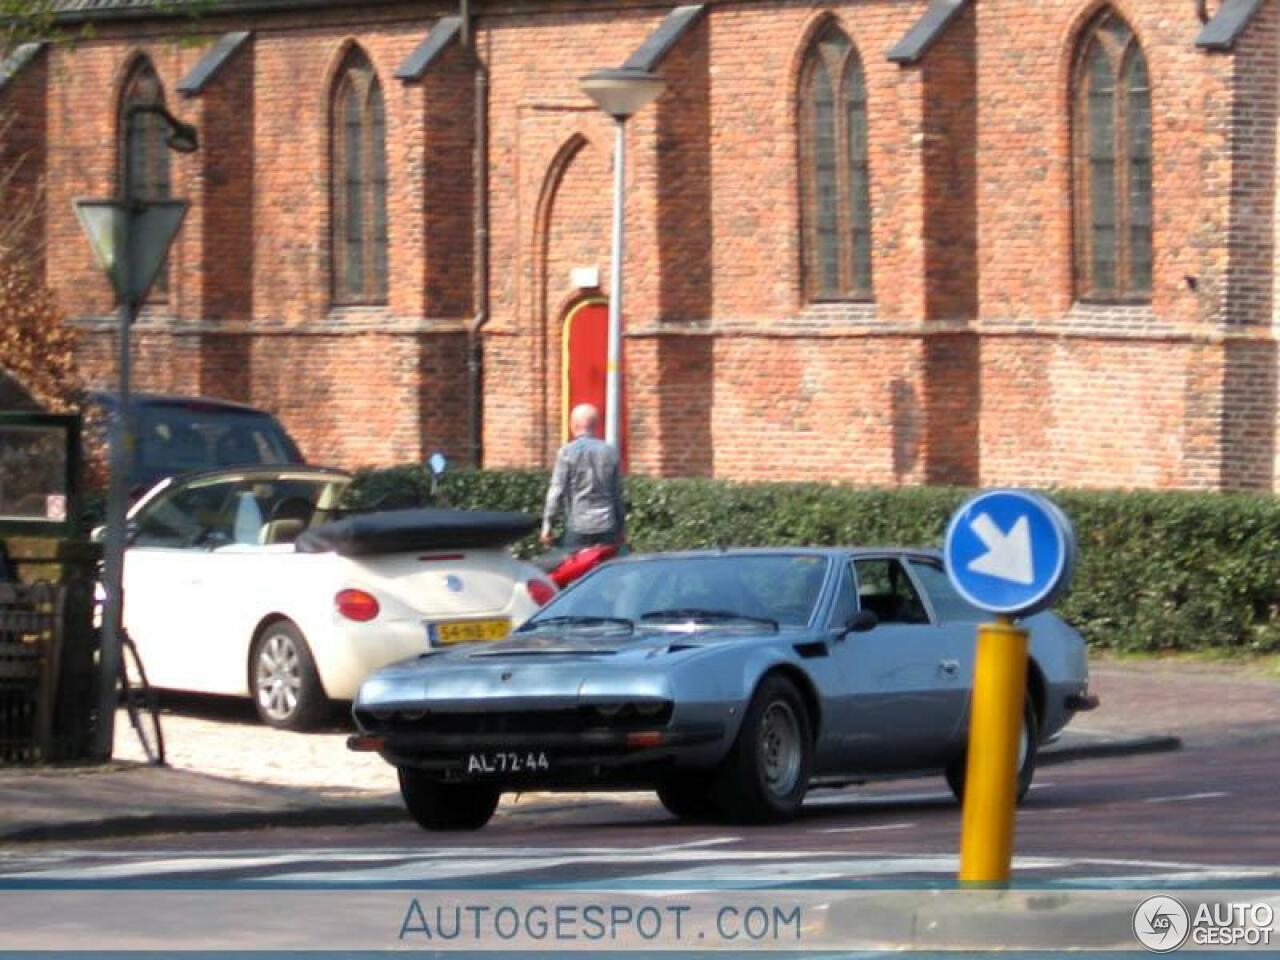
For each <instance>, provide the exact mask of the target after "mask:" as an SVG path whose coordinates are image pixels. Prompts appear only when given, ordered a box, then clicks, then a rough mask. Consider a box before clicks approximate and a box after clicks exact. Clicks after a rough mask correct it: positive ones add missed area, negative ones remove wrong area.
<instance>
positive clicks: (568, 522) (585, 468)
mask: <svg viewBox="0 0 1280 960" xmlns="http://www.w3.org/2000/svg"><path fill="white" fill-rule="evenodd" d="M599 422H600V412H599V411H598V410H596V408H595V407H593V406H592V405H591V404H589V403H583V404H579V405H578V406H576V407H574V408H573V412H572V413H571V414H570V415H569V431H570V433H572V434H573V439H572V440H570V441H569V442H568V443H566V444H565V445H564V446H563V447H561V448H560V452H559V453H558V454H556V466H555V470H553V471H552V473H551V486H550V488H549V489H548V490H547V506H546V509H545V510H543V512H542V536H541V538H540V539H541V540H542V545H543V546H544V547H549V546H551V543H552V536H551V528H552V526H554V524H555V522H556V517H558V516H559V515H560V514H561V513H563V514H564V540H563V546H564V547H565V548H566V549H570V550H572V549H576V548H578V547H585V546H590V545H591V544H595V543H621V542H622V540H623V536H624V531H625V529H626V515H625V508H624V507H623V505H622V465H621V463H620V461H619V459H618V450H617V448H616V447H613V446H610V445H609V444H607V443H605V442H604V441H603V440H600V439H598V438H597V437H596V436H595V431H596V426H597V425H598V424H599Z"/></svg>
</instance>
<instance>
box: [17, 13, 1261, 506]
mask: <svg viewBox="0 0 1280 960" xmlns="http://www.w3.org/2000/svg"><path fill="white" fill-rule="evenodd" d="M1115 6H1116V8H1117V9H1118V10H1119V11H1120V13H1121V14H1122V15H1124V16H1125V17H1126V18H1127V20H1128V21H1129V23H1130V24H1131V25H1132V26H1133V28H1134V29H1135V31H1136V33H1137V36H1138V38H1139V40H1140V42H1141V44H1142V48H1143V51H1144V53H1145V55H1146V58H1147V62H1148V65H1149V67H1150V72H1151V78H1152V84H1153V94H1152V105H1153V112H1154V117H1155V123H1154V134H1153V137H1154V150H1155V163H1154V178H1155V180H1154V196H1155V223H1154V244H1155V269H1154V283H1153V293H1152V300H1151V303H1150V304H1149V305H1142V306H1125V307H1108V306H1098V305H1083V304H1078V303H1076V302H1075V296H1074V291H1073V289H1072V269H1071V268H1072V260H1071V258H1072V236H1071V211H1072V197H1071V190H1072V176H1071V165H1070V144H1071V130H1070V117H1071V110H1070V71H1071V63H1072V57H1073V53H1074V51H1075V49H1076V44H1077V42H1078V38H1079V33H1080V30H1081V29H1082V28H1084V27H1085V26H1086V25H1087V24H1088V23H1089V21H1090V20H1091V19H1092V17H1093V16H1095V15H1096V13H1097V12H1098V10H1099V9H1100V5H1099V4H1097V3H1096V2H1092V0H1041V2H1039V3H1036V4H1027V3H1025V2H1015V0H978V2H976V3H974V4H972V5H971V6H970V8H969V9H968V10H967V11H966V12H965V13H964V14H963V15H962V16H960V17H959V18H958V19H957V20H956V21H955V22H953V23H952V25H951V26H950V27H949V28H948V30H947V32H946V33H945V34H944V36H943V37H942V38H941V39H940V40H939V42H938V43H937V44H935V45H934V46H933V47H932V48H931V49H930V50H929V52H928V53H927V54H926V55H925V56H924V58H923V59H922V60H921V62H920V63H918V64H915V65H910V66H905V67H904V66H899V65H897V64H895V63H892V62H890V61H888V59H887V58H886V57H885V51H886V50H888V48H890V47H891V46H892V45H893V44H894V43H895V42H896V41H897V40H898V39H900V38H901V37H902V35H903V34H904V33H906V31H907V30H908V29H909V28H910V27H911V26H912V24H913V23H914V22H915V21H916V20H917V19H918V18H919V16H920V15H921V14H922V13H923V12H924V10H925V9H926V7H927V3H926V0H908V2H894V3H889V2H853V0H841V2H836V3H831V4H824V5H821V6H818V7H814V6H812V5H810V4H805V3H800V2H791V0H763V2H761V0H753V2H751V3H747V2H745V0H733V2H726V3H718V4H715V5H713V6H712V7H710V8H709V11H708V13H707V15H706V16H705V17H704V19H703V20H702V21H701V22H700V23H698V24H697V25H696V26H695V27H694V28H693V29H692V30H690V31H689V32H688V33H686V34H685V36H684V37H682V38H681V40H680V42H679V43H678V44H677V45H676V46H675V47H674V48H673V49H672V50H671V51H670V52H669V54H668V55H667V57H666V58H665V60H664V61H663V63H662V65H661V66H660V68H659V69H660V72H661V73H662V75H663V76H664V77H665V78H666V80H667V83H668V89H667V92H666V93H665V94H664V95H663V97H662V98H661V99H660V100H659V101H658V102H657V104H655V105H654V106H651V107H648V108H646V109H645V110H644V111H642V112H641V113H639V114H638V115H637V116H636V117H634V118H633V119H632V120H631V121H630V122H629V123H628V125H627V138H628V147H629V166H628V171H627V186H626V189H627V241H628V251H627V273H626V299H625V307H626V309H625V317H626V325H627V328H628V331H629V332H630V338H629V340H628V343H627V357H628V376H629V382H628V391H629V392H628V396H629V404H630V424H629V430H630V441H631V451H630V453H631V464H632V467H633V468H634V469H637V470H640V471H644V472H650V473H658V474H664V475H677V474H696V475H711V476H724V477H736V478H743V479H750V478H774V479H784V478H806V479H824V480H849V481H855V482H867V483H921V482H983V483H991V484H994V483H1036V484H1042V483H1043V484H1060V485H1083V486H1183V487H1209V488H1214V487H1222V486H1226V487H1251V488H1262V489H1273V488H1274V487H1275V482H1276V481H1275V460H1276V431H1277V418H1276V405H1277V400H1276V379H1277V366H1276V364H1277V361H1276V351H1275V348H1274V340H1273V329H1272V326H1273V318H1272V314H1273V313H1274V304H1275V291H1276V283H1277V270H1276V248H1275V199H1274V198H1275V193H1276V188H1277V184H1276V182H1275V172H1276V143H1275V137H1276V134H1275V124H1276V120H1277V96H1276V85H1277V82H1278V79H1280V71H1278V70H1277V57H1278V56H1280V53H1278V51H1280V9H1278V8H1276V6H1275V5H1274V4H1266V5H1264V7H1263V11H1262V13H1261V14H1260V15H1259V16H1258V17H1257V18H1256V20H1255V22H1254V23H1252V24H1251V26H1250V27H1249V28H1248V30H1247V31H1246V32H1245V34H1244V35H1243V37H1242V38H1241V41H1240V43H1239V44H1238V46H1237V48H1236V50H1235V51H1233V52H1229V53H1206V52H1204V51H1201V50H1199V49H1197V48H1196V47H1195V45H1194V37H1195V35H1196V33H1197V31H1198V30H1199V26H1200V24H1199V22H1198V20H1197V19H1196V18H1195V10H1194V5H1193V4H1190V3H1188V4H1186V5H1185V6H1178V5H1170V4H1169V3H1168V2H1167V0H1118V2H1117V3H1116V4H1115ZM1211 6H1212V5H1211ZM449 12H452V11H451V10H450V11H449ZM483 12H484V15H483V16H481V17H480V18H479V20H478V21H477V24H476V31H475V36H476V50H475V57H476V59H478V61H479V62H480V64H482V65H483V67H484V69H485V70H486V71H487V76H488V83H489V91H488V100H487V119H488V123H489V152H488V157H487V160H488V178H487V181H486V182H485V183H484V184H483V185H482V186H483V187H484V188H485V189H486V190H487V195H488V200H489V206H490V210H491V222H490V224H489V236H488V253H489V258H490V268H489V280H490V282H489V290H488V299H489V314H490V318H489V321H488V323H487V325H486V327H485V328H484V333H483V345H484V351H485V369H484V377H485V391H484V446H485V457H486V463H488V464H489V465H491V466H510V465H534V464H545V463H547V462H548V461H549V458H550V456H551V454H552V452H553V451H554V449H555V447H556V445H557V444H558V443H559V442H560V440H561V439H562V428H563V424H562V405H563V396H562V388H561V383H562V373H563V371H562V358H561V350H562V343H561V331H562V322H563V318H564V315H565V312H566V310H567V309H569V308H570V307H571V306H572V305H573V304H574V303H576V302H578V301H579V300H580V298H581V297H582V296H584V295H592V294H596V293H598V292H599V291H582V290H579V289H577V288H576V287H575V285H574V284H573V282H571V278H570V272H571V270H572V269H573V268H575V267H596V268H597V269H598V271H599V278H600V285H601V289H602V290H605V291H607V290H608V284H609V270H610V263H609V237H610V198H611V193H612V162H613V160H612V156H613V129H612V124H611V123H610V121H609V120H608V119H607V118H605V117H603V116H602V115H601V114H600V113H599V112H598V111H597V110H596V109H595V108H594V107H593V106H592V104H591V103H590V101H589V100H588V99H587V98H586V97H585V96H584V95H583V94H582V93H581V91H580V90H579V87H578V81H579V78H580V77H581V76H582V75H583V74H584V73H586V72H588V71H590V70H592V69H595V68H598V67H606V66H616V65H618V64H620V63H622V62H623V61H624V60H625V59H626V58H627V57H628V56H629V55H630V54H631V53H632V52H633V51H634V50H635V49H636V48H637V47H638V46H639V45H640V44H641V43H642V42H643V41H644V39H645V38H646V37H647V36H648V35H649V34H650V33H651V32H652V31H653V30H654V29H655V28H656V27H657V25H658V23H659V22H660V21H661V18H662V17H663V16H664V15H665V13H666V12H667V11H666V9H664V8H654V7H638V6H632V5H624V4H620V3H619V4H611V5H607V6H600V5H594V6H583V7H578V6H571V5H569V4H567V3H537V4H534V3H531V2H530V3H517V4H514V5H509V6H508V7H505V8H503V9H502V10H496V9H495V10H493V11H492V12H490V11H489V10H487V9H486V10H485V11H483ZM831 18H834V19H835V20H836V21H837V22H838V23H839V25H840V26H841V28H842V29H844V30H845V31H846V33H847V34H848V35H849V37H850V38H851V40H852V41H853V43H854V44H855V46H856V47H857V49H858V52H859V54H860V57H861V60H862V63H863V66H864V71H865V76H866V84H867V96H868V129H869V135H870V141H871V148H870V158H869V159H870V168H871V177H872V186H871V205H872V216H873V224H872V233H873V263H872V273H873V285H874V292H875V302H874V304H834V305H832V304H827V305H822V306H813V305H808V304H806V303H805V302H804V300H803V297H802V291H801V276H800V247H799V224H800V218H799V210H798V197H799V195H800V189H799V181H798V175H797V170H798V164H797V155H798V144H797V116H796V87H797V78H798V76H799V71H800V67H801V64H802V61H803V56H804V53H805V50H806V48H807V45H808V42H809V40H810V38H812V37H813V36H814V35H815V33H816V31H818V30H819V29H820V28H822V26H823V25H824V24H825V23H827V22H828V21H829V20H830V19H831ZM431 19H433V17H432V16H431V14H430V12H429V11H424V10H423V9H422V8H421V7H416V6H410V5H405V6H403V7H394V6H385V7H384V6H379V7H376V8H368V9H362V8H356V7H353V8H352V9H351V10H348V11H330V12H309V13H306V14H302V15H300V14H290V15H285V14H278V15H273V16H267V15H263V16H261V17H259V18H257V19H236V18H219V19H218V20H217V21H216V23H215V22H213V20H212V18H211V19H210V22H209V23H208V30H209V33H210V35H211V36H212V35H215V34H218V33H221V32H222V31H223V30H228V29H236V28H254V29H256V31H257V33H256V35H255V38H254V40H253V42H252V44H251V46H250V47H248V48H247V49H244V50H242V51H240V52H239V53H238V54H237V55H236V57H235V58H233V60H232V61H231V62H230V63H228V64H227V65H226V66H225V67H224V68H223V71H222V73H220V74H219V76H218V77H217V78H216V79H215V80H214V82H213V83H212V84H211V85H210V87H209V88H208V89H207V90H206V91H205V92H204V93H202V94H201V95H200V96H199V97H197V98H193V99H191V100H189V101H179V100H178V99H177V97H176V94H174V93H173V92H172V91H173V89H174V85H175V84H176V82H177V80H178V79H179V78H180V77H181V76H182V75H183V74H184V73H185V72H186V71H187V70H188V69H190V67H191V66H192V65H193V64H194V62H195V61H196V59H197V58H198V57H199V56H200V55H201V53H202V52H203V51H202V50H201V49H198V48H194V49H193V48H191V47H190V46H187V45H182V44H179V43H175V42H173V40H172V38H171V37H169V36H167V35H164V34H163V33H162V32H160V31H161V28H160V27H155V28H153V27H152V26H149V25H147V24H145V23H135V24H126V25H105V24H104V25H103V27H102V29H101V30H100V32H99V34H98V35H97V37H95V38H93V39H90V40H87V41H84V42H82V43H79V44H77V45H75V47H74V48H67V49H65V50H62V49H59V50H56V51H55V52H54V53H53V54H52V56H51V61H50V64H49V74H48V85H49V96H48V98H47V101H46V102H47V120H46V122H45V124H44V129H45V130H46V131H47V136H48V157H49V160H48V169H49V172H50V190H49V207H48V210H49V223H48V239H49V242H50V249H51V250H56V251H57V255H56V258H55V260H54V261H53V262H51V263H50V266H49V269H48V276H49V277H50V279H51V281H52V282H53V283H54V284H55V285H56V286H57V287H58V289H59V290H60V292H61V293H62V296H63V299H64V303H65V304H66V305H67V307H68V309H69V310H70V311H71V312H72V313H73V314H76V315H77V316H81V317H85V318H92V317H101V316H103V315H105V314H107V313H109V311H110V310H111V298H110V295H109V293H108V291H107V290H106V285H105V282H104V281H103V280H102V278H101V276H100V274H99V272H98V271H97V268H96V266H95V265H94V264H93V262H92V259H91V258H90V255H89V252H88V248H87V245H86V244H85V242H84V241H83V239H82V238H81V236H80V234H79V228H78V227H77V226H76V224H75V222H74V219H73V218H72V217H71V216H70V214H69V210H70V206H69V204H70V199H71V198H72V197H74V196H78V195H85V194H99V195H100V194H106V193H110V192H111V190H112V189H113V169H114V156H113V152H112V151H111V150H110V149H109V147H107V146H105V145H109V144H110V143H112V142H113V137H114V104H113V101H112V97H114V91H115V90H116V89H117V88H118V85H119V82H120V79H121V77H122V76H123V72H124V70H125V68H126V66H127V63H128V59H129V56H130V55H131V53H132V52H133V51H135V50H146V51H147V52H148V53H149V54H150V55H151V56H152V58H153V60H154V62H155V64H156V67H157V69H158V71H159V72H160V75H161V77H162V79H163V80H164V82H165V84H166V87H167V89H168V90H169V91H170V105H171V106H174V107H175V109H177V111H178V112H179V113H180V114H182V115H184V116H188V117H190V118H191V119H194V120H195V121H196V122H198V123H199V124H200V126H201V132H202V135H203V137H204V144H205V146H204V149H202V151H201V153H200V154H198V155H196V156H195V157H192V158H179V157H176V156H175V157H174V160H173V166H174V182H175V193H178V194H182V195H186V196H189V197H191V199H192V200H193V201H194V203H195V207H194V208H193V210H192V214H191V219H190V220H189V221H188V224H187V226H186V228H185V229H184V231H183V234H182V236H181V238H180V241H179V246H178V249H177V251H176V253H175V263H176V264H178V265H179V268H178V270H177V272H176V274H175V282H174V286H173V290H172V292H171V294H170V297H169V300H168V302H167V303H165V304H156V305H153V306H152V307H151V308H149V310H148V314H149V318H148V320H147V322H146V323H145V324H144V325H143V326H142V328H140V333H141V334H142V336H141V341H140V342H141V343H142V344H143V350H144V351H145V353H146V355H145V356H142V357H140V360H139V364H138V370H139V379H140V381H141V382H142V383H144V384H147V385H150V386H155V387H158V388H162V389H175V390H178V389H181V390H192V391H195V390H199V391H203V392H208V393H215V394H220V395H225V396H235V397H238V398H242V399H246V400H249V401H251V402H254V403H258V404H261V405H264V406H267V407H269V408H271V409H274V410H276V411H277V412H279V413H281V415H282V416H283V417H284V418H285V420H286V422H287V424H288V425H289V426H290V428H291V429H292V430H293V431H294V432H295V434H296V435H298V437H299V439H300V440H302V441H303V443H304V445H305V446H306V448H307V452H308V453H309V454H310V455H311V456H312V457H314V458H316V459H318V460H324V461H329V462H337V463H346V464H355V463H362V462H372V461H389V460H394V459H410V458H413V459H416V458H418V457H420V456H422V455H423V454H425V453H426V452H428V451H429V450H430V449H434V448H435V447H439V446H443V447H444V448H445V450H446V452H447V453H449V454H450V455H452V456H454V457H455V458H456V457H458V456H461V455H464V454H465V449H466V448H465V443H466V437H465V425H466V420H467V409H466V405H465V397H466V363H465V361H466V345H465V334H464V333H463V331H464V329H465V326H464V325H465V323H466V322H467V321H468V320H469V319H470V318H471V317H472V316H473V314H474V313H475V311H476V310H477V309H478V307H479V304H478V302H477V301H476V298H475V296H474V293H475V291H474V276H475V267H476V264H475V260H474V252H475V243H474V230H475V227H476V224H475V223H474V220H473V217H472V212H473V211H472V198H473V195H474V192H475V187H476V184H475V181H474V179H473V171H474V167H473V164H472V153H473V150H474V139H473V137H474V128H473V122H472V121H473V116H474V115H473V110H474V105H475V69H476V61H475V60H473V59H472V57H471V55H470V54H469V53H468V52H467V51H465V50H463V49H461V48H459V47H451V48H450V49H448V50H447V51H446V52H445V54H444V56H443V57H442V58H440V59H439V60H438V61H437V62H436V63H434V64H433V65H432V66H431V67H430V68H429V69H428V71H427V73H426V75H425V76H424V77H423V79H422V81H421V82H415V83H409V84H405V83H402V82H401V81H399V80H396V79H395V78H394V77H393V71H394V69H395V67H396V66H397V65H398V64H399V63H400V62H401V61H402V60H403V59H404V57H405V56H406V55H407V54H408V53H409V52H410V51H411V50H412V49H413V48H414V46H416V44H417V43H418V42H419V41H420V40H421V39H422V37H423V36H424V35H425V33H426V32H427V29H428V28H429V26H430V21H431ZM201 29H204V25H203V24H202V27H201ZM355 42H358V43H359V44H360V45H361V46H362V48H363V49H364V50H365V51H366V52H367V53H368V55H369V57H370V60H371V61H372V62H373V64H374V66H375V69H376V70H377V72H378V76H379V78H380V80H381V82H382V84H383V90H384V94H385V98H386V103H387V111H388V135H387V157H388V163H389V170H390V181H391V182H390V189H389V213H390V218H391V238H390V246H391V249H390V262H391V282H390V295H389V302H388V304H387V305H386V306H385V307H366V308H358V309H334V308H333V307H332V304H331V296H330V291H329V226H328V224H329V193H328V190H329V187H328V182H329V181H328V167H329V147H328V144H329V125H328V124H329V121H328V103H329V100H328V98H329V93H330V88H331V83H332V76H333V71H334V70H335V69H336V67H337V65H338V63H339V61H340V60H341V57H342V55H343V52H344V50H345V49H346V48H347V46H348V45H349V44H351V43H355ZM31 70H32V68H28V72H27V73H26V74H24V77H23V82H24V83H28V84H30V83H35V82H36V80H37V79H39V77H40V75H39V74H37V73H33V72H31ZM39 82H41V83H43V82H44V81H43V79H39ZM15 89H16V88H15ZM173 324H178V325H180V328H175V329H173V330H170V329H169V326H170V325H173ZM1241 330H1246V331H1247V332H1244V333H1240V334H1239V335H1237V333H1236V331H1241ZM106 346H107V345H106V344H105V343H103V342H96V341H95V342H93V343H91V345H90V346H89V348H88V349H87V355H88V357H89V360H90V363H91V364H92V365H96V367H95V368H96V369H98V370H100V371H102V373H103V375H104V376H105V374H106V371H107V370H108V369H109V367H108V364H107V362H106V361H107V357H108V354H107V352H106Z"/></svg>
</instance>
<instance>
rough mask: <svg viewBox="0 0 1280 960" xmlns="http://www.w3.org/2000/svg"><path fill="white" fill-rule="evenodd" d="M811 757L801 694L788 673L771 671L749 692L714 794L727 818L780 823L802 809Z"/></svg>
mask: <svg viewBox="0 0 1280 960" xmlns="http://www.w3.org/2000/svg"><path fill="white" fill-rule="evenodd" d="M812 762H813V733H812V729H811V727H810V723H809V711H808V710H807V709H806V707H805V704H804V698H803V697H801V696H800V691H799V690H797V689H796V685H795V684H794V683H792V682H791V681H790V680H788V679H787V678H786V677H783V676H780V675H778V674H771V675H768V676H766V677H765V678H764V680H762V681H761V682H760V685H759V686H758V687H757V688H756V692H755V694H754V695H753V696H752V697H751V702H750V704H748V706H747V711H746V713H745V714H744V715H743V718H742V727H741V729H739V731H738V738H737V740H735V741H734V744H733V747H732V748H731V749H730V751H729V755H728V756H727V757H726V758H725V760H724V763H723V764H722V765H721V768H720V770H719V771H718V774H717V777H716V782H715V784H714V786H713V790H712V795H713V796H714V798H715V800H716V803H717V805H718V806H719V807H720V809H721V810H722V811H723V812H724V813H725V814H726V815H727V816H728V817H729V818H730V819H731V820H735V821H739V822H744V823H781V822H783V821H786V820H790V819H792V818H793V817H795V815H796V814H797V813H798V812H799V811H800V805H801V804H802V803H803V802H804V795H805V791H806V790H807V789H808V786H809V771H810V766H811V764H812Z"/></svg>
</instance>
